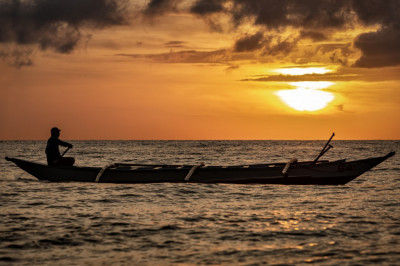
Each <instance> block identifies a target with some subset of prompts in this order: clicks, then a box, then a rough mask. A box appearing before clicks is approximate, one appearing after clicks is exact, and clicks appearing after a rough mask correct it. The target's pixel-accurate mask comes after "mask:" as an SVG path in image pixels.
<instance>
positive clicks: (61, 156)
mask: <svg viewBox="0 0 400 266" xmlns="http://www.w3.org/2000/svg"><path fill="white" fill-rule="evenodd" d="M68 150H69V147H68V148H67V149H66V150H65V151H64V152H63V154H61V157H63V156H64V154H66V153H67V151H68Z"/></svg>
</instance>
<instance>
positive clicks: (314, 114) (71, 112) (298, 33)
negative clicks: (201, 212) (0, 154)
mask: <svg viewBox="0 0 400 266" xmlns="http://www.w3.org/2000/svg"><path fill="white" fill-rule="evenodd" d="M5 2H7V1H5ZM33 2H36V1H33ZM44 2H46V1H42V2H41V3H44ZM83 2H85V1H83ZM88 2H90V1H88ZM102 2H104V1H100V2H99V3H100V5H101V3H102ZM111 2H115V3H120V2H121V1H117V0H114V1H111ZM220 2H221V5H220V6H218V5H217V4H216V3H219V2H218V1H216V2H213V4H210V3H209V1H202V0H199V1H182V2H180V4H179V5H178V4H176V1H131V2H126V1H125V4H127V6H126V7H125V8H124V9H123V12H122V11H121V9H115V10H112V11H113V12H114V13H112V16H111V15H110V14H108V13H107V12H105V11H102V12H100V13H95V14H91V13H87V12H86V13H85V14H83V15H82V16H83V18H82V21H78V22H77V16H78V15H79V14H78V15H76V14H75V15H74V16H72V15H71V18H69V16H67V15H68V14H64V13H63V12H67V13H68V12H73V11H68V10H70V9H68V8H63V9H62V10H63V11H60V12H61V13H60V14H58V13H54V12H53V13H52V14H56V15H55V16H54V17H51V18H50V17H49V18H47V17H44V15H43V14H42V13H41V14H42V15H41V16H43V17H40V18H41V20H40V23H39V22H37V21H36V20H37V17H36V16H33V15H32V17H30V15H26V14H27V13H23V12H21V13H23V15H20V16H19V17H18V18H17V21H18V19H19V20H21V22H20V23H19V24H18V27H15V28H13V27H14V26H12V25H14V24H7V20H6V16H4V17H3V18H0V22H2V23H0V24H2V25H3V26H0V30H3V31H4V30H5V29H6V30H7V31H6V32H7V33H9V34H8V35H5V36H6V37H5V38H3V39H4V40H2V41H0V140H20V139H46V138H48V136H49V133H50V128H51V127H53V126H58V127H59V128H61V129H62V132H61V138H62V139H326V138H328V137H329V136H330V134H331V133H332V132H335V133H336V137H335V139H399V137H400V125H399V124H400V123H399V122H398V121H399V117H400V107H399V102H400V51H399V50H400V49H399V48H398V47H400V46H394V45H397V44H400V30H399V27H398V24H395V22H392V21H391V20H390V18H391V17H394V18H396V14H397V13H395V14H392V13H394V12H399V10H400V7H399V4H398V1H388V2H387V3H386V4H387V5H389V6H390V5H392V4H393V5H395V7H396V5H397V7H398V9H397V10H396V8H392V9H394V11H390V10H391V9H390V8H389V9H387V10H381V8H380V7H379V6H374V3H373V2H371V1H364V2H358V1H355V0H354V1H353V2H351V1H349V3H350V2H351V3H352V5H349V6H347V5H346V6H340V7H336V6H335V7H333V6H330V5H327V6H325V5H324V6H322V7H321V8H322V10H323V8H326V10H327V13H322V14H319V15H320V17H318V14H317V15H315V18H314V17H311V18H310V17H307V19H306V15H307V14H309V12H311V11H310V10H309V9H310V8H311V7H310V6H306V5H305V6H300V4H299V3H298V2H296V3H297V4H298V5H299V6H295V8H293V5H291V6H290V7H291V8H292V9H290V8H289V7H286V9H284V10H285V11H284V12H286V13H284V14H283V15H284V16H278V15H276V17H274V14H275V13H277V12H274V13H271V12H267V11H268V8H275V7H270V5H267V4H271V2H274V1H272V0H269V1H266V0H265V1H259V2H258V4H257V6H254V3H255V2H251V1H242V2H241V5H238V4H237V2H239V1H234V0H232V1H225V0H223V1H220ZM281 2H284V1H281ZM281 2H279V3H281ZM288 2H291V1H288ZM299 2H301V1H299ZM320 2H326V1H320ZM337 2H338V3H339V2H340V1H337ZM99 3H98V4H99ZM160 3H163V4H160ZM207 3H208V4H207ZM275 3H277V2H276V1H275ZM326 3H327V2H326ZM365 3H369V5H366V4H365ZM388 3H389V4H388ZM264 4H265V5H264ZM375 4H376V3H375ZM0 5H1V4H0ZM3 5H4V4H3ZM246 5H248V6H246ZM39 7H40V6H39V4H38V5H37V7H36V8H37V9H39ZM50 7H53V6H46V8H47V9H43V10H49V12H50ZM107 7H108V6H107ZM2 8H3V10H6V12H7V10H9V11H10V13H11V11H12V8H15V7H10V6H6V9H5V7H4V6H0V9H2ZM7 8H8V9H7ZM18 8H19V10H20V11H21V10H23V9H24V8H28V7H24V6H23V5H21V6H20V7H18ZM30 8H32V7H30ZM331 9H334V10H335V12H336V13H334V12H333V13H334V14H340V15H335V16H334V17H333V18H326V14H332V12H331V13H329V12H328V11H329V10H331ZM364 9H367V10H364ZM71 10H75V9H71ZM263 10H267V11H265V12H264V11H263ZM279 10H281V9H279ZM299 10H300V11H299ZM371 10H372V11H373V12H375V13H372V15H371V12H369V13H368V12H367V11H371ZM34 11H35V10H34ZM34 11H32V10H30V12H31V13H34ZM261 11H263V12H261ZM339 11H340V12H339ZM115 12H119V13H117V14H119V15H121V18H120V19H121V21H117V22H115V21H113V20H111V22H110V17H111V18H113V19H115V20H117V18H119V17H117V16H116V15H115ZM282 12H283V11H282ZM346 12H347V13H346ZM14 13H15V12H14ZM14 13H13V14H14ZM264 13H265V14H264ZM28 14H30V13H28ZM57 14H58V16H57ZM99 14H100V15H99ZM238 14H240V15H241V16H240V19H238V18H237V15H238ZM313 14H314V13H313ZM366 14H369V15H370V16H371V17H368V16H367V15H366ZM24 16H25V17H24ZM85 16H87V17H85ZM303 16H304V17H303ZM23 18H25V20H28V18H29V19H32V21H30V22H29V25H36V26H37V27H36V28H35V27H33V30H32V29H30V31H29V32H30V33H31V34H32V36H28V37H26V38H27V40H25V41H24V43H21V41H20V39H21V38H17V37H16V36H17V35H18V34H19V35H21V34H25V35H23V36H26V34H27V33H26V32H24V31H22V30H21V29H24V27H28V26H27V25H28V24H24V23H25V22H23V21H24V20H23ZM72 18H73V20H72ZM267 18H268V19H267ZM35 19H36V20H35ZM102 19H104V20H102ZM99 20H102V21H99ZM122 20H123V21H122ZM397 20H398V16H397ZM60 21H61V22H60ZM100 22H101V23H100ZM35 23H37V24H35ZM46 23H47V24H46ZM96 23H97V24H98V25H97V24H96ZM393 23H394V24H393ZM396 23H398V22H396ZM46 25H47V26H46ZM49 25H50V26H49ZM54 25H56V26H54ZM396 25H397V26H396ZM1 27H3V28H1ZM40 27H42V28H40ZM38 28H39V29H40V30H39V29H38ZM54 28H57V30H54ZM35 30H37V33H38V34H39V33H40V34H43V32H45V34H44V35H40V36H33V34H34V33H35ZM78 33H79V34H78ZM396 34H397V35H396ZM19 35H18V36H19ZM49 36H50V37H49ZM71 36H72V37H71ZM393 36H394V37H393ZM386 37H387V38H388V39H385V38H386ZM29 38H30V39H29ZM71 40H72V41H71ZM393 47H394V48H393ZM396 47H397V48H396ZM318 82H320V83H318ZM321 82H325V83H321ZM327 82H329V83H327ZM321 84H322V85H323V86H322V85H321ZM282 91H285V93H282ZM281 95H285V96H284V98H282V97H281ZM285 97H286V98H285ZM324 97H327V98H324ZM293 101H295V102H293ZM324 101H325V102H326V103H325V102H324ZM299 106H300V107H299ZM321 106H323V107H321ZM296 108H297V109H299V108H305V109H306V110H305V111H301V110H297V109H296ZM315 108H318V110H312V111H307V110H309V109H315Z"/></svg>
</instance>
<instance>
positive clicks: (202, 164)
mask: <svg viewBox="0 0 400 266" xmlns="http://www.w3.org/2000/svg"><path fill="white" fill-rule="evenodd" d="M202 166H204V163H201V164H198V165H193V167H192V168H191V169H190V171H189V173H188V174H187V175H186V177H185V181H186V182H187V181H189V179H190V177H192V175H193V173H194V171H196V170H197V169H198V168H200V167H202Z"/></svg>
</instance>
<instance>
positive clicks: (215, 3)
mask: <svg viewBox="0 0 400 266" xmlns="http://www.w3.org/2000/svg"><path fill="white" fill-rule="evenodd" d="M224 2H225V1H224V0H197V1H196V2H195V3H194V5H193V6H192V7H191V9H190V11H191V12H192V13H195V14H198V15H207V14H212V13H218V12H222V11H223V10H224V7H223V3H224Z"/></svg>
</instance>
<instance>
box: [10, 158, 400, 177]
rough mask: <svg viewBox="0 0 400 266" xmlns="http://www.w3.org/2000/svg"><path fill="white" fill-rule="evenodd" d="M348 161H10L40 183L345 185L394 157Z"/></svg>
mask: <svg viewBox="0 0 400 266" xmlns="http://www.w3.org/2000/svg"><path fill="white" fill-rule="evenodd" d="M394 154H395V152H390V153H388V154H387V155H385V156H382V157H374V158H368V159H362V160H355V161H349V162H347V161H346V160H338V161H332V162H329V161H317V159H318V158H319V157H318V158H317V159H316V160H314V161H309V162H297V160H291V161H290V162H288V163H271V164H253V165H238V166H206V165H203V164H200V165H144V164H119V163H116V164H112V165H108V166H106V167H104V168H100V167H78V166H48V165H45V164H41V163H35V162H30V161H26V160H21V159H16V158H8V157H6V160H7V161H11V162H13V163H15V164H16V165H17V166H18V167H20V168H21V169H23V170H24V171H26V172H28V173H29V174H31V175H33V176H34V177H36V178H38V179H40V180H47V181H52V182H101V183H161V182H170V183H181V182H190V183H236V184H249V183H259V184H285V185H343V184H346V183H348V182H350V181H352V180H353V179H355V178H356V177H358V176H360V175H361V174H363V173H365V172H367V171H368V170H370V169H371V168H373V167H374V166H376V165H378V164H380V163H381V162H383V161H385V160H386V159H388V158H389V157H392V156H393V155H394Z"/></svg>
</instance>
